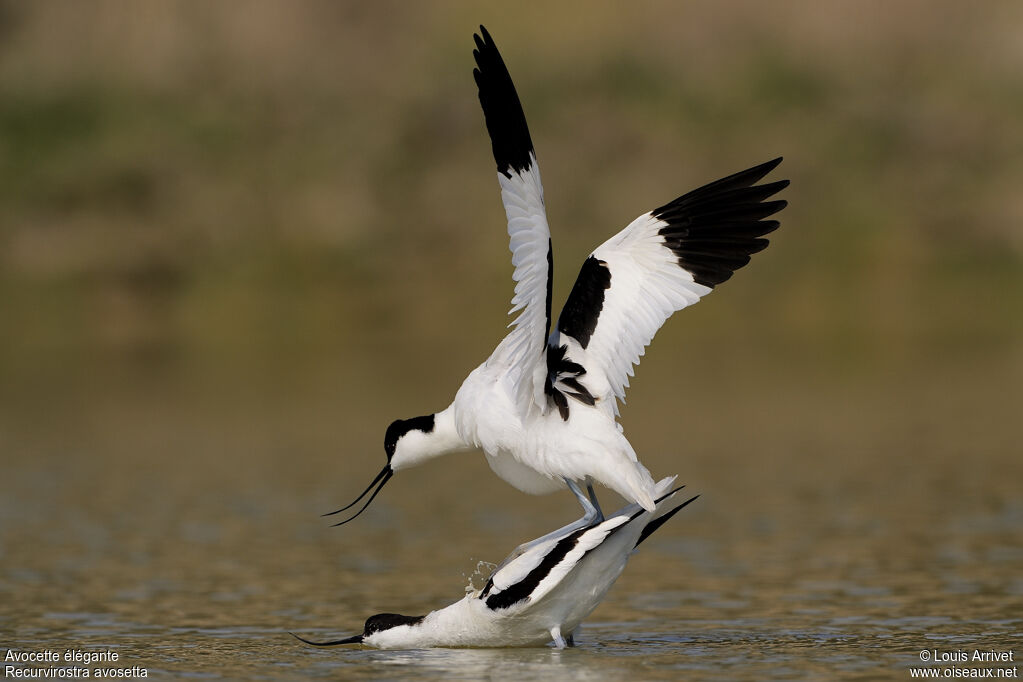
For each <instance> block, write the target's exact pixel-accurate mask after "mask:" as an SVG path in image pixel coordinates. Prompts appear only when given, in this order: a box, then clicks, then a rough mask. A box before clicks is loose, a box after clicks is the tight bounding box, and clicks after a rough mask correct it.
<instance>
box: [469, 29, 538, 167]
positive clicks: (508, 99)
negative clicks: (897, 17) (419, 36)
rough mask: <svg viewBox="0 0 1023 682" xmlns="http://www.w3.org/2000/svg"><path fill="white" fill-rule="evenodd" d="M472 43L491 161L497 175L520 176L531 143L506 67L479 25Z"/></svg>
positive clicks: (489, 36) (495, 45)
mask: <svg viewBox="0 0 1023 682" xmlns="http://www.w3.org/2000/svg"><path fill="white" fill-rule="evenodd" d="M481 36H482V37H481ZM473 42H474V43H475V45H476V49H474V50H473V52H472V56H473V58H474V59H475V60H476V68H475V69H473V72H472V75H473V79H474V80H475V81H476V87H477V88H478V90H479V99H480V105H481V106H482V107H483V116H484V119H485V121H486V124H487V132H488V133H489V134H490V143H491V147H492V148H493V152H494V161H495V162H496V163H497V170H498V172H499V173H502V174H503V175H505V176H506V177H511V174H512V172H516V173H521V172H523V171H525V170H527V169H529V168H530V167H531V165H532V161H531V160H530V154H533V153H534V152H533V140H532V138H530V136H529V127H528V126H527V125H526V116H525V114H523V113H522V104H521V103H520V102H519V96H518V93H516V92H515V85H514V84H513V83H512V79H511V75H510V74H509V73H508V67H506V66H505V64H504V59H503V58H502V57H501V53H500V52H499V51H498V49H497V44H496V43H494V39H493V38H492V37H491V35H490V32H489V31H487V29H486V28H484V27H483V26H482V25H480V33H479V34H473Z"/></svg>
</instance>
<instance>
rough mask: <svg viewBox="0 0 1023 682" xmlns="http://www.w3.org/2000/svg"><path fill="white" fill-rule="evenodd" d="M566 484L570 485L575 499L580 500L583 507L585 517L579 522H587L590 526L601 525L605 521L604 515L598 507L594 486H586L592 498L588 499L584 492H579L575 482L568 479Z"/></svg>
mask: <svg viewBox="0 0 1023 682" xmlns="http://www.w3.org/2000/svg"><path fill="white" fill-rule="evenodd" d="M565 483H566V484H567V485H568V489H569V490H571V491H572V494H573V495H575V498H576V499H577V500H579V504H581V505H582V506H583V517H582V518H581V519H579V522H585V524H586V525H588V524H591V523H600V522H601V521H603V520H604V514H603V513H602V512H601V511H600V506H599V505H597V496H596V495H595V494H594V492H593V486H592V485H590V484H589V483H587V484H586V489H587V490H588V491H589V493H590V496H589V497H586V495H583V491H581V490H579V486H577V485H576V484H575V481H570V480H569V479H567V478H566V479H565Z"/></svg>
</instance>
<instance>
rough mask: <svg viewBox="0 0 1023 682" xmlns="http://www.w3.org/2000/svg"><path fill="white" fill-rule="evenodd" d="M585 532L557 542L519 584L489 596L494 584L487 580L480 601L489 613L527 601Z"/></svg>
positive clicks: (579, 531)
mask: <svg viewBox="0 0 1023 682" xmlns="http://www.w3.org/2000/svg"><path fill="white" fill-rule="evenodd" d="M587 530H589V528H580V529H579V530H577V531H575V532H574V533H572V534H571V535H568V536H566V537H564V538H562V539H561V540H559V541H558V544H556V545H554V547H552V548H551V550H550V551H549V552H548V553H547V556H545V557H544V558H543V560H542V561H541V562H540V563H539V565H538V566H537V567H536V568H534V569H533V570H532V571H530V572H529V573H527V574H526V577H525V578H523V579H522V580H520V581H519V582H517V583H515V584H514V585H510V586H508V588H507V589H505V590H502V591H501V592H498V593H497V594H493V595H491V594H490V589H491V588H493V586H494V583H493V581H491V580H487V587H486V588H485V589H484V591H483V592H482V593H481V594H480V599H483V598H484V597H485V598H486V604H487V608H488V609H490V610H491V611H496V610H497V609H506V608H508V607H509V606H514V605H515V604H518V603H519V602H520V601H522V600H524V599H528V598H529V595H531V594H532V593H533V590H535V589H536V587H537V585H539V584H540V581H542V580H543V579H544V578H546V577H547V576H548V575H549V574H550V572H551V571H552V570H553V569H554V567H555V566H557V565H558V563H560V562H561V560H562V559H564V558H565V556H566V555H567V554H568V553H569V552H571V551H572V548H573V547H575V546H576V544H577V543H578V542H579V536H581V535H582V534H583V533H585V532H586V531H587ZM488 595H489V596H488Z"/></svg>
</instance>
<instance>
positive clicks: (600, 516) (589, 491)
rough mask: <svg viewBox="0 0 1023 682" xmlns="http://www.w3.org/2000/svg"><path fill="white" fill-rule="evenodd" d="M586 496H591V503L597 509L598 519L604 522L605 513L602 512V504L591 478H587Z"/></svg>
mask: <svg viewBox="0 0 1023 682" xmlns="http://www.w3.org/2000/svg"><path fill="white" fill-rule="evenodd" d="M586 494H587V495H588V496H589V498H590V502H592V503H593V506H594V507H596V509H597V519H598V520H600V521H601V522H603V521H604V512H603V511H601V510H600V503H599V502H597V493H595V492H593V479H592V478H590V477H589V476H587V477H586Z"/></svg>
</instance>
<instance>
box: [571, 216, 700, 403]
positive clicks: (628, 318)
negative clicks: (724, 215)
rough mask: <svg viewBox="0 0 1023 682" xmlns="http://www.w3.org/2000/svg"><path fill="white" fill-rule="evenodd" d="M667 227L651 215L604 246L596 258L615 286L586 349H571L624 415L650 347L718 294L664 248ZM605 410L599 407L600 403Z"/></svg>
mask: <svg viewBox="0 0 1023 682" xmlns="http://www.w3.org/2000/svg"><path fill="white" fill-rule="evenodd" d="M665 226H666V223H665V222H663V221H661V220H658V219H657V218H655V217H654V216H653V215H651V214H650V213H646V214H644V215H642V216H640V217H639V218H636V220H634V221H632V222H631V223H630V224H629V225H628V226H627V227H626V228H625V229H624V230H622V231H621V232H619V233H618V234H616V235H615V236H613V237H611V238H610V239H608V240H607V241H606V242H604V243H603V244H601V245H600V246H598V247H597V248H596V249H595V250H594V251H593V253H592V256H593V257H594V258H597V259H598V260H601V261H603V262H604V263H606V264H607V268H608V269H609V270H610V271H611V286H610V287H609V288H608V289H607V290H606V291H605V292H604V305H603V308H602V309H601V311H600V317H599V320H598V323H597V326H596V328H595V329H594V331H593V335H592V336H591V337H590V340H589V343H588V345H587V346H586V348H585V349H583V348H581V347H577V346H573V347H571V348H570V352H569V355H570V357H571V359H572V360H573V361H574V362H578V363H579V364H581V365H582V366H583V367H585V368H586V376H585V377H584V379H585V383H586V384H587V385H588V386H590V388H591V390H593V391H594V392H595V394H596V395H597V396H598V398H599V399H602V401H603V402H604V407H605V409H606V408H607V407H608V406H609V405H608V403H610V407H611V408H612V409H613V412H614V414H615V415H616V416H617V415H618V404H617V402H615V401H613V400H610V397H611V396H612V395H613V396H614V397H615V398H617V400H618V401H621V402H622V403H623V404H624V402H625V390H626V389H627V388H628V387H629V377H631V376H633V373H634V370H635V366H636V365H638V364H639V361H640V358H641V357H642V356H643V354H644V353H645V352H646V347H647V346H648V345H650V342H651V341H652V340H653V338H654V334H656V333H657V330H658V329H660V328H661V326H662V325H663V324H664V322H665V321H666V320H667V319H668V318H669V317H671V315H672V313H674V312H675V311H678V310H681V309H682V308H685V307H687V306H690V305H692V304H694V303H696V302H697V301H699V300H700V298H702V297H703V296H706V295H707V294H708V293H710V292H711V291H713V289H712V288H711V287H708V286H704V285H702V284H699V283H697V282H696V281H694V279H693V276H692V274H690V273H689V272H688V271H686V270H684V269H683V268H680V267H679V265H678V259H677V258H676V257H675V256H674V254H672V253H671V251H669V250H668V249H666V248H665V247H664V239H663V237H662V236H661V235H660V234H658V230H660V229H661V228H663V227H665ZM598 404H599V403H598Z"/></svg>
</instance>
